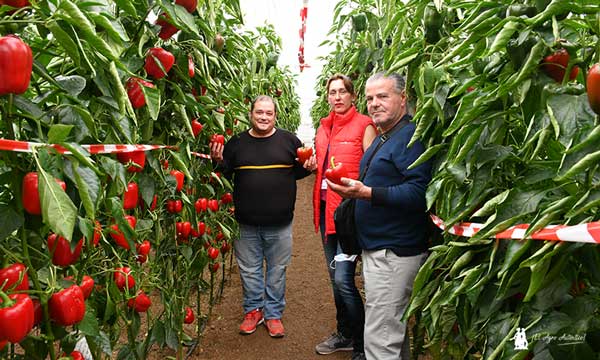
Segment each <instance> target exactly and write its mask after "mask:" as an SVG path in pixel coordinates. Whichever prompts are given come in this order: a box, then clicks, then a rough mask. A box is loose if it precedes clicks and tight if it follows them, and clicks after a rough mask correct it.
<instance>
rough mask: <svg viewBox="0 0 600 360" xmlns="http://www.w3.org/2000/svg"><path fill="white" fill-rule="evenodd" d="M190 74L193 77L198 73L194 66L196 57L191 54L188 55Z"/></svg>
mask: <svg viewBox="0 0 600 360" xmlns="http://www.w3.org/2000/svg"><path fill="white" fill-rule="evenodd" d="M188 75H189V76H190V77H191V78H193V77H194V75H196V69H195V68H194V59H193V58H192V56H191V55H188Z"/></svg>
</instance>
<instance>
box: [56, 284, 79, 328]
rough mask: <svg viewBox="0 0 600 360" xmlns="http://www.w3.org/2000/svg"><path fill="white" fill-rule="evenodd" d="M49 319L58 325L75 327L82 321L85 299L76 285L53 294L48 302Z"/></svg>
mask: <svg viewBox="0 0 600 360" xmlns="http://www.w3.org/2000/svg"><path fill="white" fill-rule="evenodd" d="M48 310H49V312H50V318H51V319H52V320H54V321H55V322H56V323H57V324H58V325H61V326H69V325H75V324H78V323H79V322H81V320H83V316H84V315H85V298H84V296H83V291H82V290H81V288H80V287H79V286H78V285H71V286H70V287H68V288H66V289H63V290H61V291H59V292H57V293H54V294H53V295H52V296H51V297H50V300H49V301H48Z"/></svg>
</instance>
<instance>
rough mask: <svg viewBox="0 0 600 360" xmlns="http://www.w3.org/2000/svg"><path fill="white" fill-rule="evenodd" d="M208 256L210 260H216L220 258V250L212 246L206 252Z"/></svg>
mask: <svg viewBox="0 0 600 360" xmlns="http://www.w3.org/2000/svg"><path fill="white" fill-rule="evenodd" d="M206 254H207V255H208V257H209V258H211V259H213V260H214V259H216V258H217V257H218V256H219V249H217V248H214V247H212V246H211V247H209V248H208V249H207V250H206Z"/></svg>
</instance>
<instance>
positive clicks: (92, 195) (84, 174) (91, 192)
mask: <svg viewBox="0 0 600 360" xmlns="http://www.w3.org/2000/svg"><path fill="white" fill-rule="evenodd" d="M65 172H66V171H65ZM71 173H72V175H73V178H74V179H75V181H74V182H75V184H77V189H78V190H79V197H80V198H81V202H82V203H83V207H84V208H85V212H86V214H87V216H88V218H90V219H94V218H96V201H97V200H98V195H99V192H100V179H99V178H98V176H97V175H96V174H95V173H94V172H93V171H92V170H91V169H89V168H83V167H79V166H78V164H77V163H75V162H72V172H71Z"/></svg>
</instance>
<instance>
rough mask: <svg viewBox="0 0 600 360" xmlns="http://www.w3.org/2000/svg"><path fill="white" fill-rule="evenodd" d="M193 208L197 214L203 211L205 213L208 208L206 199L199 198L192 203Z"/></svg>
mask: <svg viewBox="0 0 600 360" xmlns="http://www.w3.org/2000/svg"><path fill="white" fill-rule="evenodd" d="M194 207H195V208H196V212H197V213H198V214H199V213H201V212H203V211H206V209H207V208H208V199H207V198H199V199H198V200H196V202H195V203H194Z"/></svg>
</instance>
